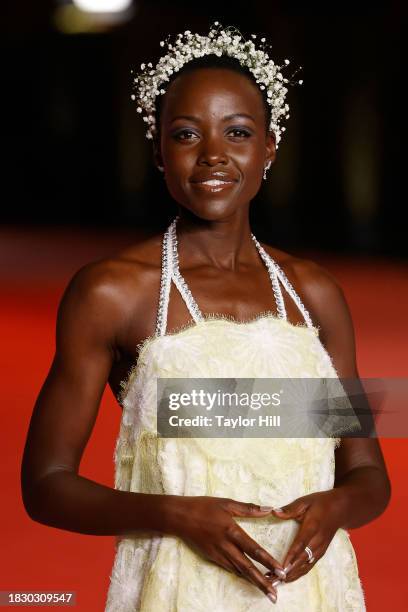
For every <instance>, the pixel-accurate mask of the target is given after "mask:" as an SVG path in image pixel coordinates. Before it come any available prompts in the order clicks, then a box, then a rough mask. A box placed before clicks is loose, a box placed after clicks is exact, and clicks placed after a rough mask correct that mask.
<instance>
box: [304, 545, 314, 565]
mask: <svg viewBox="0 0 408 612" xmlns="http://www.w3.org/2000/svg"><path fill="white" fill-rule="evenodd" d="M305 552H306V554H307V556H308V559H309V560H308V563H313V561H314V557H313V553H312V550H311V549H310V548H309V547H308V546H306V547H305Z"/></svg>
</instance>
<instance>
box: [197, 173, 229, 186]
mask: <svg viewBox="0 0 408 612" xmlns="http://www.w3.org/2000/svg"><path fill="white" fill-rule="evenodd" d="M191 182H192V183H196V184H200V185H209V186H211V187H220V186H222V185H226V184H230V183H236V182H237V179H236V178H235V177H233V176H231V175H230V174H228V173H227V172H211V173H206V174H202V175H196V176H194V177H193V178H192V179H191Z"/></svg>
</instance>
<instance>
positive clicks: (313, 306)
mask: <svg viewBox="0 0 408 612" xmlns="http://www.w3.org/2000/svg"><path fill="white" fill-rule="evenodd" d="M264 248H265V250H266V251H267V252H268V253H269V254H270V255H271V257H273V258H274V260H275V261H276V263H277V264H278V265H279V266H280V267H281V269H282V271H283V272H284V273H285V275H286V276H287V278H288V280H289V282H290V283H291V284H292V286H293V288H294V289H295V291H296V293H297V294H298V295H299V297H300V299H301V300H302V302H303V304H304V306H305V307H306V309H307V310H308V312H309V314H310V316H311V318H312V321H313V323H314V325H315V326H316V327H318V328H319V338H320V340H321V342H322V344H323V345H324V346H325V347H326V349H327V350H328V351H329V353H330V355H331V356H332V357H334V358H335V359H336V361H337V365H338V367H337V369H338V371H340V370H341V371H342V372H346V371H347V372H348V373H350V375H351V373H353V374H354V372H355V368H356V366H355V337H354V326H353V321H352V317H351V312H350V308H349V306H348V303H347V300H346V297H345V294H344V291H343V288H342V287H341V285H340V283H339V282H338V280H337V279H336V278H335V277H334V276H333V274H331V272H329V271H328V270H327V269H326V268H324V267H323V266H321V265H320V264H318V263H316V262H314V261H312V260H310V259H303V258H300V257H296V256H293V255H290V254H289V253H285V252H284V251H280V250H278V249H275V248H273V247H268V245H265V247H264ZM346 355H347V356H348V357H347V364H346V363H345V356H346ZM343 356H344V357H343ZM344 375H345V374H344Z"/></svg>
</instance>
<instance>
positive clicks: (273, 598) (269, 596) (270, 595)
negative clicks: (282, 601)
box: [267, 593, 276, 603]
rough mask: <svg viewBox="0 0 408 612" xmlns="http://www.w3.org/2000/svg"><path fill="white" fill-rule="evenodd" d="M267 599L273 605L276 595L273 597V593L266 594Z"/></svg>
mask: <svg viewBox="0 0 408 612" xmlns="http://www.w3.org/2000/svg"><path fill="white" fill-rule="evenodd" d="M267 597H268V598H269V599H270V600H271V601H273V603H276V595H275V593H268V594H267Z"/></svg>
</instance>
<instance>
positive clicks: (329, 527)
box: [266, 489, 342, 582]
mask: <svg viewBox="0 0 408 612" xmlns="http://www.w3.org/2000/svg"><path fill="white" fill-rule="evenodd" d="M273 513H274V515H275V516H277V517H278V518H280V519H283V520H287V519H295V520H296V521H298V523H300V528H299V531H298V533H297V534H296V537H295V539H294V540H293V542H292V544H291V546H290V548H289V550H288V552H287V553H286V556H285V559H284V561H283V567H284V572H285V574H286V577H285V575H283V576H282V574H280V573H279V572H278V573H277V572H272V573H269V572H267V574H266V576H267V577H270V578H275V576H276V575H279V577H280V578H281V580H282V581H283V582H293V581H294V580H297V578H300V577H301V576H304V575H305V574H307V572H309V571H310V570H311V569H312V567H314V565H315V564H316V563H317V561H318V560H319V559H321V558H322V557H323V555H324V553H325V552H326V550H327V548H328V546H329V544H330V542H331V541H332V539H333V537H334V535H335V534H336V531H337V529H339V527H341V525H342V504H341V492H340V491H338V490H336V489H331V490H329V491H322V492H318V493H312V494H310V495H305V496H304V497H299V498H298V499H296V500H295V501H293V502H292V503H290V504H288V505H286V506H284V507H283V508H280V509H277V508H275V509H274V510H273ZM306 546H308V547H309V548H310V549H311V551H312V554H313V558H312V562H311V563H309V557H308V555H307V553H306V551H305V547H306Z"/></svg>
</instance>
